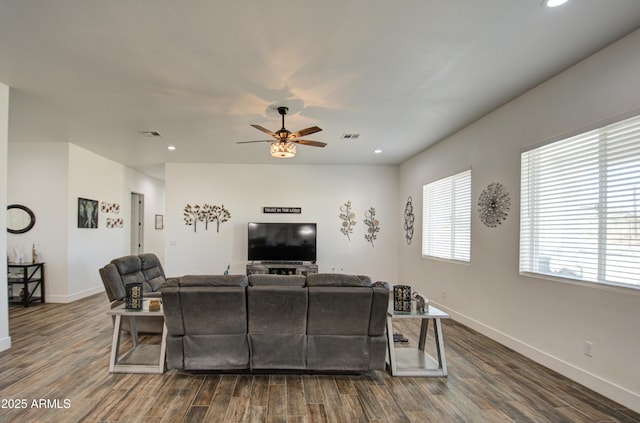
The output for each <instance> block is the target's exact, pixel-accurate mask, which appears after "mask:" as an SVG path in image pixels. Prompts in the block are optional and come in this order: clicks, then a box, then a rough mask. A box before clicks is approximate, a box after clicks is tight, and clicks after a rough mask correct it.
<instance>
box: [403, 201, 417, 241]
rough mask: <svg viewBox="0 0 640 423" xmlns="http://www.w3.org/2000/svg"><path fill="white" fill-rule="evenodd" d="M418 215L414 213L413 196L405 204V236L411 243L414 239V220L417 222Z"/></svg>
mask: <svg viewBox="0 0 640 423" xmlns="http://www.w3.org/2000/svg"><path fill="white" fill-rule="evenodd" d="M415 220H416V216H415V215H414V214H413V203H412V202H411V196H409V198H408V199H407V204H406V205H405V206H404V236H405V238H406V239H407V244H411V240H412V239H413V222H415Z"/></svg>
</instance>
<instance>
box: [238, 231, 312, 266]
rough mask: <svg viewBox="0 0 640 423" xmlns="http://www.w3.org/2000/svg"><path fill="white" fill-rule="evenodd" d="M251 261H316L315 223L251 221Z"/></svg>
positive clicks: (249, 234)
mask: <svg viewBox="0 0 640 423" xmlns="http://www.w3.org/2000/svg"><path fill="white" fill-rule="evenodd" d="M248 241H249V242H248V247H249V248H248V259H249V260H250V261H256V260H259V261H312V262H315V261H316V224H315V223H273V222H265V223H259V222H250V223H249V228H248Z"/></svg>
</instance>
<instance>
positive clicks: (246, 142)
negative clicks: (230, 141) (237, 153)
mask: <svg viewBox="0 0 640 423" xmlns="http://www.w3.org/2000/svg"><path fill="white" fill-rule="evenodd" d="M274 141H275V140H257V141H236V144H251V143H253V142H274Z"/></svg>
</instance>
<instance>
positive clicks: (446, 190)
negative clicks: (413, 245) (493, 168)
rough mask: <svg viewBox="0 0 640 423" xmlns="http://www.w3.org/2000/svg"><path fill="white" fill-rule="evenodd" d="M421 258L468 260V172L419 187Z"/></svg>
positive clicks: (469, 177) (469, 190)
mask: <svg viewBox="0 0 640 423" xmlns="http://www.w3.org/2000/svg"><path fill="white" fill-rule="evenodd" d="M422 194H423V203H422V204H423V211H422V213H423V216H422V217H423V219H422V225H423V227H422V255H423V256H430V257H438V258H443V259H450V260H460V261H467V262H468V261H469V260H470V255H471V254H470V251H471V170H467V171H464V172H462V173H458V174H456V175H453V176H450V177H448V178H444V179H440V180H438V181H435V182H432V183H430V184H427V185H424V186H423V187H422Z"/></svg>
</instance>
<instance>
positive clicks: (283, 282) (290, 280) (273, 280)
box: [249, 274, 307, 287]
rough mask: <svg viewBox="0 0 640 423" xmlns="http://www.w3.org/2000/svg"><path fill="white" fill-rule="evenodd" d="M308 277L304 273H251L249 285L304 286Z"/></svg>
mask: <svg viewBox="0 0 640 423" xmlns="http://www.w3.org/2000/svg"><path fill="white" fill-rule="evenodd" d="M306 281H307V278H306V277H304V276H303V275H258V274H256V275H249V285H251V286H257V285H278V286H300V287H302V286H304V284H305V283H306Z"/></svg>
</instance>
